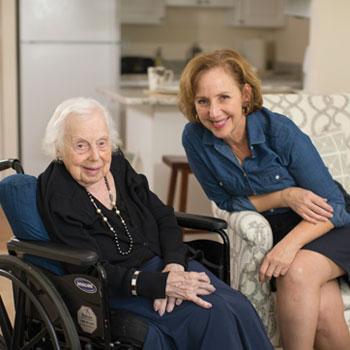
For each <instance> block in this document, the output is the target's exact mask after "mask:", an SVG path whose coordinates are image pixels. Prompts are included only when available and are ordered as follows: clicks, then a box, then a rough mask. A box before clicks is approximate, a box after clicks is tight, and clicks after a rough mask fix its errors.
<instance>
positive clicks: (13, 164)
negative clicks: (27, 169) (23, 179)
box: [0, 158, 24, 174]
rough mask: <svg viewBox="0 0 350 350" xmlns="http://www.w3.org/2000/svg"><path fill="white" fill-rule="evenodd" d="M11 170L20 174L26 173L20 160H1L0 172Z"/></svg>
mask: <svg viewBox="0 0 350 350" xmlns="http://www.w3.org/2000/svg"><path fill="white" fill-rule="evenodd" d="M10 168H12V169H14V170H16V172H17V173H18V174H23V173H24V171H23V168H22V165H21V163H20V161H19V160H18V159H12V158H9V159H1V160H0V171H2V170H6V169H10Z"/></svg>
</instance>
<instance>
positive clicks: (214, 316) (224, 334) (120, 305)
mask: <svg viewBox="0 0 350 350" xmlns="http://www.w3.org/2000/svg"><path fill="white" fill-rule="evenodd" d="M163 266H164V265H163V261H162V259H160V258H159V257H155V258H153V259H151V260H150V261H148V262H147V263H146V264H145V265H144V266H142V267H141V268H140V269H141V270H147V271H161V270H162V269H163ZM188 271H197V272H205V273H206V274H207V275H208V276H209V278H210V280H211V283H212V284H213V285H214V286H215V288H216V291H215V292H214V293H212V294H210V295H207V296H202V298H203V299H205V300H207V301H208V302H210V303H211V304H212V305H213V306H212V307H211V308H210V309H204V308H202V307H200V306H198V305H196V304H194V303H192V302H189V301H184V302H183V303H182V304H181V305H179V306H175V308H174V310H173V312H171V313H167V312H166V313H165V314H164V315H163V316H159V315H158V313H156V312H155V311H154V310H153V300H150V299H148V298H144V297H128V298H111V299H110V306H111V307H112V308H116V309H123V310H127V311H130V312H133V313H135V314H137V315H139V316H140V317H141V318H143V319H144V320H145V321H146V322H147V323H148V324H149V326H150V327H149V331H148V335H147V338H146V342H145V344H144V347H143V349H144V350H155V349H157V350H176V349H179V350H213V349H230V350H243V349H244V350H270V349H271V350H273V347H272V345H271V343H270V341H269V339H268V338H267V335H266V333H265V329H264V325H263V323H262V322H261V320H260V318H259V316H258V314H257V313H256V311H255V309H254V308H253V306H252V305H251V303H250V302H249V301H248V299H247V298H246V297H245V296H243V295H242V294H241V293H240V292H238V291H236V290H234V289H232V288H231V287H229V286H228V285H227V284H225V283H224V282H223V281H221V280H220V279H218V278H217V277H216V276H215V275H213V274H212V273H211V272H210V271H208V270H207V269H206V268H205V267H204V266H202V265H201V264H199V263H198V262H196V261H191V262H190V263H189V266H188Z"/></svg>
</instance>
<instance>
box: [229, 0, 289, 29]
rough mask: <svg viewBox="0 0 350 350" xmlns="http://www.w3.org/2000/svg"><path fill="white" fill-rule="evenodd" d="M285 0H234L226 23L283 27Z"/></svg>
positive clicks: (241, 25) (245, 25)
mask: <svg viewBox="0 0 350 350" xmlns="http://www.w3.org/2000/svg"><path fill="white" fill-rule="evenodd" d="M284 9H285V0H234V7H233V8H232V9H230V10H228V11H226V12H225V24H227V25H230V26H234V27H283V26H284V24H285V15H284Z"/></svg>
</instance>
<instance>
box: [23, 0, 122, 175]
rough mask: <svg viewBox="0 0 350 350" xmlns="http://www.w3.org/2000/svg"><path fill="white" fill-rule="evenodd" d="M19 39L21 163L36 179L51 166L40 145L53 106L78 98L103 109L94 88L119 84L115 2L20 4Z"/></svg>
mask: <svg viewBox="0 0 350 350" xmlns="http://www.w3.org/2000/svg"><path fill="white" fill-rule="evenodd" d="M19 40H20V56H19V57H20V63H19V65H20V67H19V68H20V69H19V72H20V74H19V76H20V146H21V147H20V149H21V160H22V162H23V166H24V170H25V172H26V173H28V174H32V175H35V176H37V175H38V174H39V173H41V172H42V171H43V170H44V169H45V168H46V166H47V165H48V163H49V161H50V159H48V158H47V157H46V156H44V155H43V152H42V150H41V141H42V138H43V134H44V131H45V127H46V124H47V122H48V120H49V119H50V117H51V115H52V113H53V111H54V109H55V107H56V106H57V105H58V104H59V103H60V102H61V101H63V100H64V99H66V98H71V97H77V96H86V97H93V98H96V99H98V100H99V101H100V102H102V103H104V104H106V105H107V104H108V101H106V100H104V98H103V97H102V96H101V95H99V94H98V93H97V91H96V87H98V86H115V85H117V84H118V83H119V77H120V68H119V67H120V21H119V11H118V0H20V1H19ZM107 107H108V108H109V109H111V112H112V115H113V114H115V117H116V118H118V116H117V110H113V105H111V106H108V105H107ZM114 108H116V107H114ZM116 122H117V123H118V120H116Z"/></svg>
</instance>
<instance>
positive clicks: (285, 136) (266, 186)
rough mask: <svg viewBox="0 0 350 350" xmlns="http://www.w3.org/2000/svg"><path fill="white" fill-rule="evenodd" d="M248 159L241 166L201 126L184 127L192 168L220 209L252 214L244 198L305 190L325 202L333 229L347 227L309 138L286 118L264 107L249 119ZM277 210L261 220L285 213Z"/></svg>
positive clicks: (334, 190) (340, 200) (340, 199)
mask: <svg viewBox="0 0 350 350" xmlns="http://www.w3.org/2000/svg"><path fill="white" fill-rule="evenodd" d="M247 135H248V143H249V147H250V150H251V153H252V156H250V157H247V158H246V159H245V160H244V162H243V165H242V166H241V165H240V164H239V162H238V160H237V158H236V157H235V155H234V153H233V152H232V150H231V148H230V147H229V146H228V145H227V144H226V142H224V141H223V140H222V139H220V138H217V137H216V136H214V134H213V133H212V132H211V131H210V130H208V129H207V128H205V127H204V126H202V125H198V124H194V123H188V124H187V125H186V126H185V128H184V131H183V134H182V144H183V146H184V148H185V151H186V154H187V158H188V161H189V164H190V167H191V169H192V171H193V173H194V174H195V176H196V178H197V179H198V181H199V183H200V184H201V186H202V188H203V190H204V191H205V193H206V195H207V196H208V198H209V199H210V200H213V201H214V202H215V203H216V204H217V206H218V207H219V208H221V209H223V210H226V211H229V212H232V211H242V210H254V211H256V208H255V207H254V206H253V204H252V202H251V201H250V200H249V198H248V196H251V195H259V194H264V193H271V192H275V191H279V190H282V189H285V188H287V187H301V188H304V189H308V190H310V191H312V192H314V193H316V194H318V195H319V196H321V197H324V198H327V199H328V204H329V205H331V206H332V208H333V218H331V219H330V221H332V223H333V224H334V226H336V227H340V226H344V225H346V224H349V223H350V215H349V214H348V213H347V212H346V210H345V201H344V197H343V196H342V194H341V192H340V190H339V189H338V187H337V185H336V184H335V182H334V181H333V179H332V176H331V175H330V173H329V171H328V169H327V167H326V166H325V165H324V163H323V161H322V159H321V157H320V155H319V154H318V152H317V150H316V148H315V147H314V145H313V144H312V142H311V140H310V138H309V137H308V136H307V135H306V134H304V133H303V132H302V131H301V130H300V129H299V128H298V127H297V126H296V125H295V123H294V122H293V121H292V120H291V119H289V118H287V117H286V116H284V115H281V114H278V113H273V112H271V111H269V110H268V109H266V108H264V107H263V108H262V109H261V110H258V111H256V112H254V113H252V114H250V115H248V116H247ZM287 210H289V208H276V209H271V210H269V211H266V212H263V213H262V214H263V215H264V216H268V215H272V214H275V213H280V212H285V211H287Z"/></svg>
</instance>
